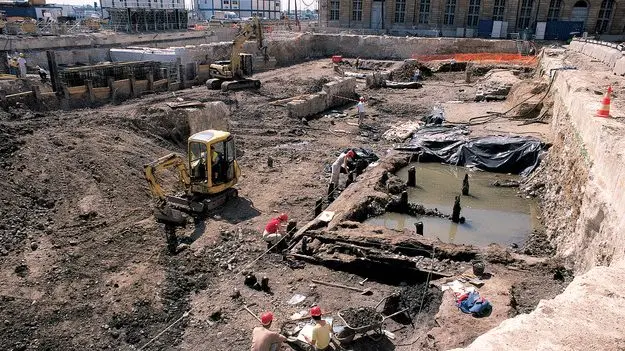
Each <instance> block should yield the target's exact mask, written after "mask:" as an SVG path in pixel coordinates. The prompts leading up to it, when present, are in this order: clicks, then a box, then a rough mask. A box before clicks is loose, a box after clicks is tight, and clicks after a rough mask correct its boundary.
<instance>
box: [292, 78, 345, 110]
mask: <svg viewBox="0 0 625 351" xmlns="http://www.w3.org/2000/svg"><path fill="white" fill-rule="evenodd" d="M355 89H356V78H341V79H339V80H336V81H334V82H329V83H326V84H324V85H323V88H322V90H321V91H320V92H319V93H316V94H309V95H306V96H303V97H300V98H298V99H296V100H293V101H291V102H289V103H287V104H286V107H287V110H288V112H289V116H290V117H295V118H303V117H309V116H314V115H316V114H318V113H321V112H323V111H325V110H327V109H330V108H333V107H336V106H340V105H345V104H346V103H349V102H350V101H355V97H356V92H355Z"/></svg>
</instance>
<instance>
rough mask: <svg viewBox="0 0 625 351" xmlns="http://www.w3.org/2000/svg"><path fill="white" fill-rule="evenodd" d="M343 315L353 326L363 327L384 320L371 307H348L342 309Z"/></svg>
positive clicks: (346, 321)
mask: <svg viewBox="0 0 625 351" xmlns="http://www.w3.org/2000/svg"><path fill="white" fill-rule="evenodd" d="M341 317H343V319H344V320H345V323H347V325H349V326H350V327H352V328H362V327H366V326H369V325H374V324H378V323H380V322H382V316H381V315H380V314H379V313H378V312H376V311H375V309H373V308H371V307H360V308H348V309H345V310H342V311H341Z"/></svg>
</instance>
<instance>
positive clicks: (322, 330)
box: [304, 306, 332, 351]
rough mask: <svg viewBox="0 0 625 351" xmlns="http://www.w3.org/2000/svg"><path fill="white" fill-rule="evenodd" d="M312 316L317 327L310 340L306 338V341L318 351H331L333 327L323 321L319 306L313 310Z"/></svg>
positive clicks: (311, 311) (314, 328) (311, 310)
mask: <svg viewBox="0 0 625 351" xmlns="http://www.w3.org/2000/svg"><path fill="white" fill-rule="evenodd" d="M310 315H311V316H312V318H313V320H314V321H315V326H314V327H313V330H312V336H311V337H310V338H309V337H308V336H305V337H304V339H306V341H307V342H308V343H309V344H311V345H312V346H313V347H314V350H316V351H325V350H330V349H331V348H330V341H331V338H330V332H331V331H332V326H331V325H330V324H328V322H326V321H325V320H323V319H321V308H320V307H319V306H314V307H313V308H311V309H310Z"/></svg>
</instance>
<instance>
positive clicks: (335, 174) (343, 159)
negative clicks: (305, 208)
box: [330, 150, 356, 189]
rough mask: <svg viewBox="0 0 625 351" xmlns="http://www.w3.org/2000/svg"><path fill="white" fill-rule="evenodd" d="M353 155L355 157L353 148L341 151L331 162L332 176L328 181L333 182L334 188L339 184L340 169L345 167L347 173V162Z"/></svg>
mask: <svg viewBox="0 0 625 351" xmlns="http://www.w3.org/2000/svg"><path fill="white" fill-rule="evenodd" d="M354 157H356V153H355V152H354V150H349V151H347V152H341V154H340V155H339V157H338V158H337V159H336V161H334V163H333V164H332V177H330V182H331V183H333V184H334V188H335V189H336V188H338V186H339V176H340V175H341V169H345V173H347V172H348V170H349V167H348V166H347V162H351V161H352V160H353V159H354Z"/></svg>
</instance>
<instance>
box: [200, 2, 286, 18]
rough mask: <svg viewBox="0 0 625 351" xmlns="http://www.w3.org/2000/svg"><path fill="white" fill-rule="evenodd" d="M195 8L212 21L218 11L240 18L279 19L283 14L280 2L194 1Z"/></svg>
mask: <svg viewBox="0 0 625 351" xmlns="http://www.w3.org/2000/svg"><path fill="white" fill-rule="evenodd" d="M194 1H195V5H196V6H195V8H196V9H197V11H198V12H199V13H201V15H202V17H203V18H204V19H207V20H208V19H210V18H211V16H212V15H215V12H216V11H228V12H234V13H236V14H237V15H238V16H239V17H240V18H245V17H252V16H257V17H261V18H271V19H278V18H280V14H281V12H282V10H281V8H280V5H281V2H280V0H194ZM287 1H288V0H287Z"/></svg>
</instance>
